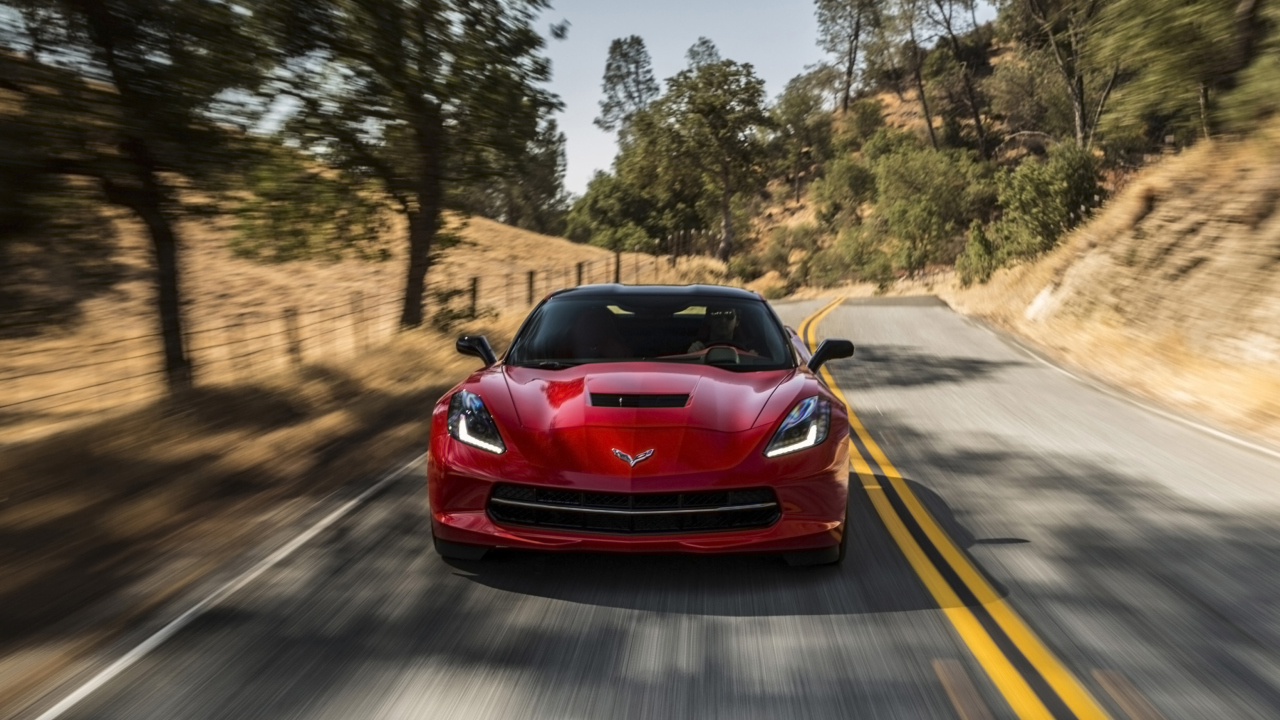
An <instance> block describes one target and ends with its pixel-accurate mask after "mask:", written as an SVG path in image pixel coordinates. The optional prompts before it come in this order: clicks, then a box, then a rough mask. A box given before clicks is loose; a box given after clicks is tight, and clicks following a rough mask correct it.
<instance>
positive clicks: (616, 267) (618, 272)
mask: <svg viewBox="0 0 1280 720" xmlns="http://www.w3.org/2000/svg"><path fill="white" fill-rule="evenodd" d="M613 281H614V282H615V283H620V282H622V252H621V251H618V252H614V253H613Z"/></svg>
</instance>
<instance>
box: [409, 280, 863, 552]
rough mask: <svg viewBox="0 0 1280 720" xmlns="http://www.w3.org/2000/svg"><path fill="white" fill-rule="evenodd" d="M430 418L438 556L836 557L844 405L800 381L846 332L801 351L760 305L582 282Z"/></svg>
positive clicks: (484, 349)
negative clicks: (511, 552) (506, 552)
mask: <svg viewBox="0 0 1280 720" xmlns="http://www.w3.org/2000/svg"><path fill="white" fill-rule="evenodd" d="M457 347H458V351H459V352H462V353H465V354H469V355H475V356H477V357H479V358H481V359H482V360H483V361H484V365H485V366H484V368H482V369H480V370H477V371H476V372H475V373H473V374H472V375H471V376H470V377H468V378H467V379H466V380H464V381H463V382H462V383H461V384H459V385H458V386H457V387H455V388H453V389H452V390H450V391H449V393H447V394H446V395H445V396H444V397H443V398H441V399H440V402H439V403H438V404H437V405H436V407H435V411H434V414H433V416H432V424H431V439H430V450H429V452H428V454H427V487H428V495H429V497H430V501H431V527H432V531H433V534H434V540H435V547H436V550H437V551H438V552H439V553H440V554H441V555H442V556H444V557H446V558H456V559H468V560H478V559H480V558H481V557H483V556H484V554H485V552H486V551H488V550H490V549H492V548H499V547H501V548H520V549H529V550H589V551H609V552H694V553H724V552H770V553H779V554H782V555H783V556H784V558H785V559H786V560H787V561H788V562H790V563H792V564H824V563H834V562H840V561H841V560H842V559H843V558H844V554H845V545H846V539H847V537H848V534H847V532H846V528H845V523H846V518H847V517H848V512H847V508H848V449H847V448H848V442H847V439H848V435H849V422H848V416H847V414H846V413H845V409H844V406H843V405H842V404H841V403H840V402H839V401H838V400H837V399H836V398H835V396H834V395H832V394H831V392H830V391H829V390H828V389H827V387H826V385H825V384H824V383H823V382H822V381H821V380H820V379H819V377H818V376H817V375H816V374H815V373H816V371H817V369H818V367H819V366H820V365H821V364H822V363H823V362H825V361H826V360H829V359H832V358H838V357H849V356H850V355H851V354H852V353H853V345H852V344H850V343H849V342H848V341H847V340H826V341H824V342H823V343H822V345H821V346H819V348H818V349H817V351H816V352H814V353H813V355H812V357H809V356H808V353H807V352H805V351H804V346H803V344H802V343H799V342H798V339H797V338H796V337H795V333H794V331H791V330H789V329H788V328H786V327H784V326H783V324H782V322H781V321H780V320H779V319H778V317H777V315H775V314H774V312H773V309H772V308H770V307H769V305H768V303H766V302H765V301H764V299H763V298H761V297H760V296H759V295H757V294H755V293H751V292H748V291H745V290H740V289H737V288H727V287H716V286H705V285H695V286H688V287H670V286H622V285H595V286H587V287H580V288H575V289H571V290H564V291H561V292H557V293H554V294H552V295H550V296H548V297H547V298H546V299H545V300H544V301H543V302H542V303H541V304H539V305H538V306H537V307H536V308H534V310H533V312H532V313H530V315H529V317H528V318H527V319H526V320H525V322H524V324H523V325H522V326H521V327H520V330H519V331H518V332H517V333H516V336H515V339H514V340H513V341H512V343H511V348H510V349H509V350H508V351H507V353H506V355H505V356H504V357H503V358H502V359H500V360H499V359H498V358H497V357H495V355H494V353H493V350H492V349H491V348H490V346H489V343H488V341H487V340H485V338H483V337H462V338H460V339H459V340H458V345H457Z"/></svg>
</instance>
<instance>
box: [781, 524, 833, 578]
mask: <svg viewBox="0 0 1280 720" xmlns="http://www.w3.org/2000/svg"><path fill="white" fill-rule="evenodd" d="M840 530H841V532H840V544H838V545H833V546H831V547H829V548H822V549H821V550H807V551H805V552H796V553H787V554H785V555H783V556H782V559H783V560H785V561H786V562H787V564H788V565H790V566H791V567H806V566H812V565H839V564H840V563H842V562H844V556H845V554H846V553H847V552H848V549H849V516H848V514H846V515H845V518H844V525H843V526H842V527H841V528H840Z"/></svg>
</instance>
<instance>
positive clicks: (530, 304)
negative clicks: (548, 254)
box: [525, 270, 537, 307]
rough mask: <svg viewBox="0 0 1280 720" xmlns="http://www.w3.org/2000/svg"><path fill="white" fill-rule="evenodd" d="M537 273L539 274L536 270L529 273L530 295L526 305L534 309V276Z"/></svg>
mask: <svg viewBox="0 0 1280 720" xmlns="http://www.w3.org/2000/svg"><path fill="white" fill-rule="evenodd" d="M535 272H537V271H535V270H530V271H529V292H528V293H527V294H528V299H527V301H526V303H525V304H526V305H528V306H529V307H533V274H534V273H535Z"/></svg>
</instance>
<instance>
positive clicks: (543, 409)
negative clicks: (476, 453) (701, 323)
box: [495, 362, 805, 490]
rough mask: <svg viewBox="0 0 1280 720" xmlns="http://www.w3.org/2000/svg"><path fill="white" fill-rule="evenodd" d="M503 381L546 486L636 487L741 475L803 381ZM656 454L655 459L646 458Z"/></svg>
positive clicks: (683, 372)
mask: <svg viewBox="0 0 1280 720" xmlns="http://www.w3.org/2000/svg"><path fill="white" fill-rule="evenodd" d="M501 375H502V376H503V378H504V380H505V384H506V386H507V388H508V390H509V391H510V399H511V405H510V406H508V407H507V408H505V409H506V410H507V411H508V412H510V415H507V418H508V419H509V420H511V421H514V422H515V424H517V425H518V426H519V428H520V430H519V431H518V432H515V433H511V435H512V438H511V439H512V441H513V446H514V448H515V449H517V450H518V451H519V454H520V455H521V456H522V457H523V458H524V460H525V461H527V462H529V463H530V465H531V466H532V467H539V468H543V469H544V470H543V471H541V472H543V473H544V474H543V475H540V476H539V477H541V478H543V479H545V478H546V477H547V476H546V475H545V473H547V472H551V471H554V473H568V474H591V475H595V476H600V475H602V474H603V475H609V476H615V477H620V478H631V479H632V480H633V481H638V480H639V479H640V478H647V477H653V478H657V477H661V476H664V475H671V474H681V473H699V472H708V471H718V470H725V469H728V468H732V467H735V466H737V465H738V464H739V463H741V462H742V461H743V460H744V459H745V458H746V457H747V456H748V454H749V453H751V452H752V451H753V450H758V447H757V446H758V445H759V443H760V442H762V434H763V433H768V432H771V429H772V427H773V426H774V425H776V421H777V418H778V417H780V416H781V414H782V413H785V412H786V411H787V408H789V407H790V406H791V405H792V404H794V398H795V396H796V395H797V394H798V393H799V392H800V391H801V389H802V386H803V385H804V382H805V378H804V377H803V375H802V374H801V373H800V372H799V371H797V370H771V371H764V372H744V373H736V372H733V371H730V370H723V369H720V368H715V367H707V366H689V365H677V364H673V363H672V364H667V363H652V362H650V363H600V364H592V365H582V366H578V367H575V368H568V369H564V370H556V371H551V370H542V369H536V368H520V367H505V368H503V369H502V371H501ZM495 379H496V378H495ZM592 395H613V396H617V395H627V396H637V395H639V396H653V395H688V401H687V402H685V403H684V404H683V405H682V406H680V407H656V408H654V407H641V408H636V407H617V406H616V405H615V406H613V407H606V406H602V405H599V404H596V403H593V402H592ZM597 399H599V400H605V399H604V398H597ZM615 399H616V398H615ZM504 404H505V403H504ZM502 414H506V413H502ZM500 422H501V421H500ZM765 425H768V427H764V426H765ZM512 429H514V428H512ZM747 431H751V432H747ZM649 450H653V451H654V452H653V453H652V454H650V455H649V456H647V457H644V458H642V459H638V458H639V456H641V455H644V454H645V452H646V451H649ZM615 451H617V452H619V453H622V454H625V455H629V456H631V458H632V459H634V460H636V462H635V463H634V464H630V463H628V461H627V460H626V459H625V458H623V457H621V456H620V455H618V454H617V453H615ZM554 473H553V474H554ZM630 487H631V489H635V490H639V489H642V488H641V487H639V486H630Z"/></svg>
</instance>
